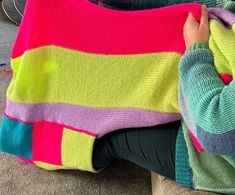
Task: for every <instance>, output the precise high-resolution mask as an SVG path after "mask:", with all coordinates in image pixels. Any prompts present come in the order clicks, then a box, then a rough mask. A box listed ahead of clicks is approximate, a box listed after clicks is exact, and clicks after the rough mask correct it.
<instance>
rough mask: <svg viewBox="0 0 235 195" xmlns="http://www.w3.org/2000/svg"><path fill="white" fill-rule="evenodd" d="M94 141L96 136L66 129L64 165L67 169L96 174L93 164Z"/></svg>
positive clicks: (63, 150) (64, 132)
mask: <svg viewBox="0 0 235 195" xmlns="http://www.w3.org/2000/svg"><path fill="white" fill-rule="evenodd" d="M94 141H95V137H94V136H91V135H88V134H86V133H82V132H77V131H73V130H70V129H67V128H64V131H63V138H62V164H63V165H64V166H65V167H66V168H71V169H80V170H85V171H92V172H94V171H95V170H94V168H93V164H92V153H93V145H94Z"/></svg>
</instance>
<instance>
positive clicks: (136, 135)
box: [93, 121, 180, 180]
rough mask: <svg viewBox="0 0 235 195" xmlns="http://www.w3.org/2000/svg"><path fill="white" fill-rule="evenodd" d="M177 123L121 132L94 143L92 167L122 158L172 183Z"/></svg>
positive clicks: (101, 165) (113, 133) (122, 130)
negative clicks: (170, 180)
mask: <svg viewBox="0 0 235 195" xmlns="http://www.w3.org/2000/svg"><path fill="white" fill-rule="evenodd" d="M179 127H180V121H177V122H173V123H168V124H164V125H158V126H153V127H144V128H130V129H121V130H118V131H114V132H112V133H109V134H107V135H105V136H103V137H101V138H99V139H97V140H96V141H95V146H94V152H93V165H94V167H95V168H97V169H98V168H101V167H104V166H106V165H108V164H110V163H111V162H112V161H113V160H115V159H125V160H128V161H131V162H133V163H135V164H138V165H140V166H142V167H144V168H146V169H148V170H151V171H154V172H156V173H158V174H160V175H163V176H165V177H167V178H169V179H172V180H175V144H176V137H177V134H178V130H179Z"/></svg>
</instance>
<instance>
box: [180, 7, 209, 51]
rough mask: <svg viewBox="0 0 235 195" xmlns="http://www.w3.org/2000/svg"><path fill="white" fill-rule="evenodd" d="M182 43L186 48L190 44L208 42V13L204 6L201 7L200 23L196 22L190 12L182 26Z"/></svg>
mask: <svg viewBox="0 0 235 195" xmlns="http://www.w3.org/2000/svg"><path fill="white" fill-rule="evenodd" d="M184 41H185V45H186V48H188V47H189V46H190V45H191V44H192V43H196V42H208V41H209V22H208V11H207V7H206V6H205V5H202V10H201V19H200V23H198V22H197V21H196V19H195V18H194V16H193V14H192V13H191V12H190V13H189V15H188V18H187V20H186V22H185V24H184Z"/></svg>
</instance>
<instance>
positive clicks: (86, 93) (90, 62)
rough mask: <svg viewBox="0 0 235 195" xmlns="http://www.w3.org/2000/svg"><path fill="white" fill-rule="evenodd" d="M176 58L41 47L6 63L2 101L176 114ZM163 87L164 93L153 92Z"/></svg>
mask: <svg viewBox="0 0 235 195" xmlns="http://www.w3.org/2000/svg"><path fill="white" fill-rule="evenodd" d="M49 54H50V55H49ZM180 57H181V56H180V54H177V53H174V52H161V53H148V54H133V55H102V54H92V53H84V52H79V51H74V50H71V49H66V48H61V47H58V46H44V47H40V48H36V49H32V50H29V51H27V52H26V53H25V54H24V55H22V56H21V57H19V58H16V59H13V60H12V67H13V70H14V75H13V78H12V82H11V84H10V86H9V88H8V91H7V97H8V99H10V100H12V101H15V102H25V103H38V102H47V103H48V102H52V103H54V102H57V103H59V102H61V103H71V104H73V105H77V104H78V103H79V105H80V106H91V107H97V108H100V107H102V108H108V107H112V108H127V107H128V108H130V107H132V108H143V109H147V110H153V111H157V112H166V113H178V112H179V104H178V99H177V95H178V94H177V90H176V89H177V85H178V71H177V69H178V67H177V66H175V64H178V62H179V60H180ZM65 59H66V60H65ZM32 67H33V68H32ZM68 67H69V68H68ZM146 67H147V68H146ZM29 75H30V76H29ZM91 75H92V76H91ZM164 86H167V90H159V87H163V88H164ZM19 89H20V90H19ZM110 91H111V92H112V93H110ZM61 92H63V93H61ZM159 100H161V101H159ZM163 100H164V101H163Z"/></svg>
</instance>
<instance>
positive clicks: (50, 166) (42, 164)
mask: <svg viewBox="0 0 235 195" xmlns="http://www.w3.org/2000/svg"><path fill="white" fill-rule="evenodd" d="M34 164H35V165H36V166H38V167H41V168H43V169H46V170H49V171H53V170H58V169H65V167H64V166H59V165H53V164H49V163H45V162H40V161H34Z"/></svg>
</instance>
